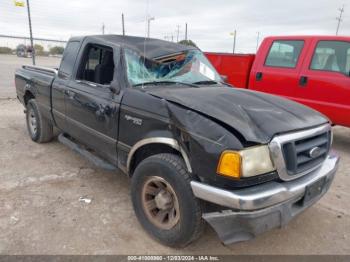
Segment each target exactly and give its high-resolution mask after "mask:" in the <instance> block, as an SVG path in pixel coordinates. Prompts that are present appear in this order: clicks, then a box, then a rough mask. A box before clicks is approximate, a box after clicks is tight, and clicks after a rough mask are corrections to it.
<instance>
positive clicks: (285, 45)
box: [249, 38, 307, 98]
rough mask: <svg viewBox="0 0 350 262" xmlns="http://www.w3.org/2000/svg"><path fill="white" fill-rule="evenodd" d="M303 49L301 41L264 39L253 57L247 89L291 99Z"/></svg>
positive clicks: (296, 82)
mask: <svg viewBox="0 0 350 262" xmlns="http://www.w3.org/2000/svg"><path fill="white" fill-rule="evenodd" d="M306 49H307V43H306V42H305V41H304V40H299V39H295V40H290V39H281V40H278V39H274V38H267V39H266V40H265V41H264V43H263V44H262V46H261V47H260V49H259V52H258V54H257V57H256V58H255V62H254V63H255V64H254V66H253V68H252V71H251V76H250V82H249V89H253V90H257V91H261V92H265V93H270V94H275V95H280V96H284V97H287V98H293V97H294V96H295V88H296V87H297V86H298V84H299V80H298V76H299V71H300V70H301V66H302V57H303V56H304V54H305V52H306Z"/></svg>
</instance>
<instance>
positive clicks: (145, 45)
mask: <svg viewBox="0 0 350 262" xmlns="http://www.w3.org/2000/svg"><path fill="white" fill-rule="evenodd" d="M86 38H87V39H89V40H90V41H91V42H93V41H94V40H98V41H99V42H106V44H107V43H112V44H114V45H118V46H121V47H126V48H130V49H133V50H135V51H138V52H140V53H141V54H142V55H143V56H145V57H148V58H157V57H162V56H166V55H169V54H174V53H179V52H183V51H187V50H193V49H197V48H195V47H192V46H186V45H181V44H177V43H173V42H168V41H164V40H160V39H155V38H145V37H138V36H123V35H91V36H82V37H72V38H71V39H70V41H81V40H83V39H86Z"/></svg>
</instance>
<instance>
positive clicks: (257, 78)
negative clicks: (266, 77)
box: [255, 72, 263, 81]
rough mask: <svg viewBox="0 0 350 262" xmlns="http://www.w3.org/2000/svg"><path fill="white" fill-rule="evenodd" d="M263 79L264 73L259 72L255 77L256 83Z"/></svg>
mask: <svg viewBox="0 0 350 262" xmlns="http://www.w3.org/2000/svg"><path fill="white" fill-rule="evenodd" d="M262 78H263V73H262V72H257V73H256V75H255V80H256V81H261V80H262Z"/></svg>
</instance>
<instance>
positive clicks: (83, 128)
mask: <svg viewBox="0 0 350 262" xmlns="http://www.w3.org/2000/svg"><path fill="white" fill-rule="evenodd" d="M15 82H16V89H17V96H18V99H19V100H20V102H21V103H22V104H23V105H24V107H25V112H26V119H27V126H28V131H29V135H30V137H31V139H32V140H33V141H35V142H38V143H44V142H49V141H50V140H52V138H53V129H57V130H59V132H60V135H59V137H58V139H59V141H60V142H62V143H63V144H65V145H67V146H69V147H70V148H72V149H73V150H75V151H76V152H78V153H81V154H82V155H83V156H85V157H87V158H88V159H89V160H91V161H92V162H93V163H95V164H96V165H97V166H99V167H102V168H106V169H109V170H121V171H122V172H123V173H125V174H126V175H128V176H129V177H130V179H131V198H132V203H133V206H134V210H135V214H136V216H137V218H138V220H139V222H140V223H141V224H142V226H143V227H144V229H145V230H146V231H147V232H148V233H149V234H150V235H151V236H153V237H154V238H155V239H157V240H158V241H160V242H161V243H163V244H165V245H168V246H173V247H182V246H185V245H187V244H189V243H190V242H191V241H193V240H195V239H196V238H197V237H198V236H199V235H200V232H201V231H202V228H203V224H204V221H207V222H208V223H209V224H210V225H211V226H212V227H213V228H214V229H215V231H216V232H217V233H218V235H219V237H220V239H221V240H222V241H223V242H224V243H225V244H229V243H234V242H238V241H244V240H248V239H251V238H253V237H254V236H256V235H258V234H260V233H262V232H264V231H267V230H269V229H272V228H275V227H281V226H284V225H286V224H287V223H288V222H289V221H290V220H291V219H292V218H293V217H295V216H296V215H297V214H299V213H300V212H302V211H303V210H305V209H306V208H307V207H309V206H311V205H312V204H314V203H315V202H316V201H317V200H319V199H320V198H321V196H323V195H324V194H325V193H326V192H327V190H328V189H329V187H330V185H331V183H332V180H333V178H334V175H335V173H336V169H337V166H338V160H339V158H338V157H337V155H336V154H334V153H333V152H332V151H331V150H330V148H331V143H332V131H331V125H330V123H329V120H328V119H327V118H325V117H324V116H323V115H321V114H319V113H318V112H316V111H314V110H312V109H309V108H307V107H305V106H302V105H300V104H297V103H294V102H291V101H288V100H285V99H283V98H279V97H276V96H272V95H267V94H263V93H259V92H252V91H248V90H242V89H236V88H232V87H231V86H228V85H227V84H225V83H223V82H222V78H221V77H220V76H219V75H218V73H217V72H216V71H215V69H214V68H213V66H212V65H211V64H210V63H209V62H208V60H207V59H206V58H205V56H204V55H203V53H202V52H201V51H200V50H198V49H197V48H194V47H189V46H183V45H179V44H175V43H170V42H166V41H161V40H157V39H145V38H140V37H131V36H116V35H103V36H86V37H73V38H71V39H70V40H69V42H68V44H67V47H66V49H65V51H64V55H63V58H62V61H61V65H60V68H59V69H58V70H56V69H50V68H41V67H33V66H23V67H22V68H21V69H18V70H17V71H16V77H15ZM316 222H317V220H315V223H316Z"/></svg>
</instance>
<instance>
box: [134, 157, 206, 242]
mask: <svg viewBox="0 0 350 262" xmlns="http://www.w3.org/2000/svg"><path fill="white" fill-rule="evenodd" d="M190 181H191V177H190V174H189V173H188V172H187V170H186V169H185V167H184V163H183V161H182V159H181V158H180V157H178V156H176V155H173V154H158V155H154V156H151V157H149V158H146V159H145V160H143V161H142V162H141V163H140V164H139V165H138V166H137V168H136V170H135V173H134V174H133V177H132V182H131V197H132V202H133V206H134V210H135V213H136V216H137V218H138V220H139V222H140V223H141V225H142V226H143V227H144V229H145V230H146V231H147V233H149V234H150V235H151V236H152V237H154V238H155V239H156V240H158V241H159V242H161V243H162V244H164V245H167V246H171V247H184V246H186V245H188V244H189V243H191V242H192V241H194V240H195V239H197V238H198V237H199V236H200V233H201V232H202V229H203V220H202V212H201V205H200V201H199V200H198V199H197V198H196V197H195V196H194V195H193V192H192V188H191V185H190Z"/></svg>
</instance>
